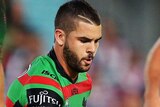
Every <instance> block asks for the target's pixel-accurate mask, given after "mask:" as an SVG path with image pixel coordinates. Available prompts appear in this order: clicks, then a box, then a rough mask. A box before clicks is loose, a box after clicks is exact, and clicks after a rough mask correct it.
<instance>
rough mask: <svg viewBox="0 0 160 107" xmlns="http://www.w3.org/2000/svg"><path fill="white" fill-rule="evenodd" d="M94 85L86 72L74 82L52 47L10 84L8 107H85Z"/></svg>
mask: <svg viewBox="0 0 160 107" xmlns="http://www.w3.org/2000/svg"><path fill="white" fill-rule="evenodd" d="M91 88H92V81H91V78H90V76H89V75H88V73H87V72H84V73H79V74H78V77H77V79H76V81H72V80H71V78H70V77H69V76H68V75H67V74H66V73H65V71H64V69H63V67H62V66H61V65H60V63H59V61H58V60H57V57H56V55H55V52H54V50H52V51H50V53H49V54H48V55H45V56H39V57H37V58H36V59H35V60H34V61H33V62H32V63H31V64H30V66H29V68H28V70H27V71H26V72H25V73H24V74H23V75H22V76H20V77H18V78H17V79H16V80H15V81H14V82H13V83H12V84H11V86H10V88H9V90H8V93H7V98H6V107H86V102H87V99H88V97H89V95H90V92H91Z"/></svg>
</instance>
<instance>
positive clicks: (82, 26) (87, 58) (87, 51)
mask: <svg viewBox="0 0 160 107" xmlns="http://www.w3.org/2000/svg"><path fill="white" fill-rule="evenodd" d="M100 39H101V25H99V26H96V25H92V24H88V23H85V22H82V21H80V22H79V24H78V26H77V27H76V30H75V31H72V32H71V33H70V34H69V35H68V36H67V37H66V41H65V46H64V49H63V53H64V57H65V59H66V62H67V64H68V66H69V67H70V69H72V70H73V71H75V72H85V71H88V70H89V68H90V66H91V63H92V61H93V58H94V56H95V54H96V52H97V48H98V46H99V40H100Z"/></svg>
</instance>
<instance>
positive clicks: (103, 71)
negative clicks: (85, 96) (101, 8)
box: [88, 19, 144, 107]
mask: <svg viewBox="0 0 160 107" xmlns="http://www.w3.org/2000/svg"><path fill="white" fill-rule="evenodd" d="M143 68H144V61H143V58H142V54H141V52H140V51H139V50H138V49H137V48H135V47H133V46H131V44H129V43H128V41H127V40H126V39H125V38H124V37H123V36H122V35H121V33H120V32H119V29H118V26H117V23H116V21H114V20H112V19H106V21H105V23H104V33H103V39H102V41H101V43H100V47H99V50H98V52H97V55H96V58H95V61H94V64H93V66H92V69H91V71H90V74H91V75H92V78H93V91H92V94H91V98H90V100H89V106H88V107H142V105H143V92H144V80H143Z"/></svg>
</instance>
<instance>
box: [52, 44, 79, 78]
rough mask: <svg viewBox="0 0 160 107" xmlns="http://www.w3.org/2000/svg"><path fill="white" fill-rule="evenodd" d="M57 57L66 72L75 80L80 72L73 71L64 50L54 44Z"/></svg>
mask: <svg viewBox="0 0 160 107" xmlns="http://www.w3.org/2000/svg"><path fill="white" fill-rule="evenodd" d="M54 50H55V54H56V57H57V59H58V61H59V63H60V64H61V65H62V67H63V69H64V71H65V73H66V74H67V75H68V76H69V77H70V78H71V79H72V81H75V80H76V79H77V77H78V73H77V72H75V71H73V70H72V69H71V68H70V67H69V66H68V64H67V62H66V60H65V58H64V56H63V50H62V49H61V47H57V46H54Z"/></svg>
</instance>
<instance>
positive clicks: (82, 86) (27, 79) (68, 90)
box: [18, 74, 92, 99]
mask: <svg viewBox="0 0 160 107" xmlns="http://www.w3.org/2000/svg"><path fill="white" fill-rule="evenodd" d="M87 78H88V79H87V80H86V81H82V82H79V83H76V84H70V85H68V86H65V87H61V86H60V84H59V83H58V82H56V81H54V80H53V79H50V78H47V77H42V76H29V75H28V74H25V75H23V76H22V77H20V78H18V80H19V81H20V82H21V84H22V85H26V84H36V83H37V84H46V85H51V86H54V87H56V88H57V89H59V90H61V91H62V90H63V94H64V98H65V99H67V98H69V97H71V96H72V95H73V93H72V90H73V89H77V90H78V93H76V94H81V93H84V92H87V91H89V90H91V88H92V80H91V77H90V76H89V74H87Z"/></svg>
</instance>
